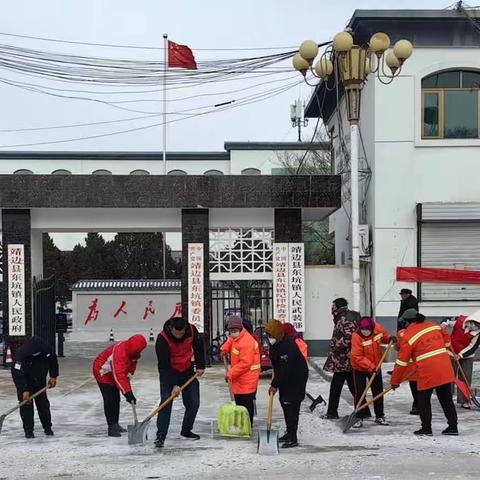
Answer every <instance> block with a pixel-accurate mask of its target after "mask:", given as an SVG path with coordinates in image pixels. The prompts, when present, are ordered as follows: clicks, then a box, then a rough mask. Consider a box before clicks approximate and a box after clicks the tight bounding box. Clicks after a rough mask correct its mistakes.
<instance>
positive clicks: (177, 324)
mask: <svg viewBox="0 0 480 480" xmlns="http://www.w3.org/2000/svg"><path fill="white" fill-rule="evenodd" d="M169 321H170V323H171V325H172V327H173V328H174V329H175V330H183V329H184V328H185V327H186V326H187V324H186V322H185V319H184V318H182V317H173V318H172V319H170V320H169Z"/></svg>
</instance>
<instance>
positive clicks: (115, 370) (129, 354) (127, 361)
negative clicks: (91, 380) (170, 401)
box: [93, 335, 147, 395]
mask: <svg viewBox="0 0 480 480" xmlns="http://www.w3.org/2000/svg"><path fill="white" fill-rule="evenodd" d="M146 346H147V341H146V340H145V337H144V336H143V335H133V337H130V338H129V339H128V340H124V341H123V342H119V343H116V344H114V345H110V346H109V347H108V348H106V349H105V350H104V351H103V352H102V353H100V355H98V356H97V358H96V359H95V360H94V362H93V376H94V377H95V379H96V380H97V382H100V383H106V384H108V385H113V386H114V387H117V388H118V389H119V390H120V392H121V393H122V394H123V395H125V394H126V393H128V392H131V391H132V386H131V385H130V381H129V379H128V374H130V375H133V374H134V373H135V370H136V368H137V360H138V359H139V358H140V353H141V352H142V350H144V349H145V347H146Z"/></svg>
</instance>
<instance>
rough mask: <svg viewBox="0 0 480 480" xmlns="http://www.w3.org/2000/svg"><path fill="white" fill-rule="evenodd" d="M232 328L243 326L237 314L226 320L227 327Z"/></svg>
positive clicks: (239, 328)
mask: <svg viewBox="0 0 480 480" xmlns="http://www.w3.org/2000/svg"><path fill="white" fill-rule="evenodd" d="M233 328H237V329H238V330H241V329H242V328H243V324H242V319H241V318H240V317H238V316H237V315H231V316H230V317H228V320H227V329H228V330H232V329H233Z"/></svg>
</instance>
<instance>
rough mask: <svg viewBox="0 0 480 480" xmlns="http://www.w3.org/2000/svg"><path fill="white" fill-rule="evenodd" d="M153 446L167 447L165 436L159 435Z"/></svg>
mask: <svg viewBox="0 0 480 480" xmlns="http://www.w3.org/2000/svg"><path fill="white" fill-rule="evenodd" d="M153 444H154V445H155V447H157V448H163V446H164V445H165V435H157V438H156V439H155V441H154V442H153Z"/></svg>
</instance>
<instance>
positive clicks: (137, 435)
mask: <svg viewBox="0 0 480 480" xmlns="http://www.w3.org/2000/svg"><path fill="white" fill-rule="evenodd" d="M197 376H198V375H197V374H195V375H193V376H192V377H191V378H189V379H188V380H187V381H186V382H185V383H184V384H183V385H182V386H181V387H180V391H183V390H185V389H186V388H187V387H188V386H189V385H190V384H191V383H192V382H193V381H194V380H195V379H196V378H197ZM175 397H176V396H175V395H174V394H173V393H172V394H171V395H170V396H169V397H168V398H167V399H166V400H165V401H164V402H163V403H162V404H161V405H159V406H158V407H157V408H155V410H153V412H151V413H150V414H149V415H148V416H147V417H146V418H145V420H143V421H141V422H140V423H138V421H137V423H136V424H135V425H127V431H128V444H129V445H138V444H141V445H145V442H146V440H147V432H148V424H149V423H150V420H151V419H152V418H153V417H154V416H155V415H157V414H158V412H160V411H161V410H163V409H164V408H165V407H166V406H167V405H168V404H169V403H170V402H171V401H173V399H174V398H175Z"/></svg>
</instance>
